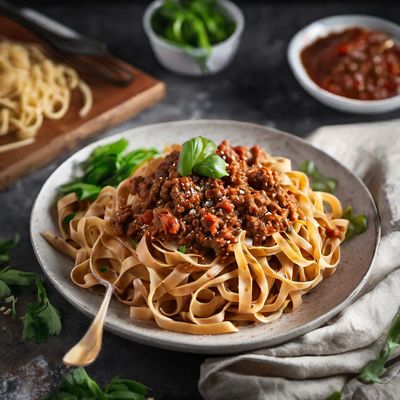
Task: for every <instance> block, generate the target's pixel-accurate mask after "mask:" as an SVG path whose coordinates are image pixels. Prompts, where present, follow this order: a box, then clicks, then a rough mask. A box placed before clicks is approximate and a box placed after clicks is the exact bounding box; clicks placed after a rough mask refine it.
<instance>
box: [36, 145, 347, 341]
mask: <svg viewBox="0 0 400 400" xmlns="http://www.w3.org/2000/svg"><path fill="white" fill-rule="evenodd" d="M188 147H190V146H186V149H185V146H184V150H185V151H186V150H187V149H188ZM196 148H198V147H196V146H192V149H194V150H193V151H197V150H196ZM204 149H206V150H207V151H210V148H207V146H204ZM204 149H203V150H202V152H201V151H200V152H199V153H198V154H199V156H198V157H197V156H196V157H197V158H196V157H195V156H193V158H192V160H195V159H196V160H197V161H196V162H197V163H198V164H197V167H196V165H194V164H195V161H193V162H191V161H190V162H189V164H190V165H191V166H192V167H193V168H192V169H193V171H198V172H197V173H196V172H193V171H192V172H190V171H189V172H188V173H187V174H186V175H187V176H181V175H180V174H179V172H178V170H182V168H181V167H178V165H179V164H180V163H181V162H182V159H185V157H181V156H182V152H183V150H181V148H180V147H172V150H169V152H168V153H167V154H165V155H164V156H163V157H161V158H157V159H153V160H151V161H146V162H145V163H144V164H143V165H142V166H141V167H140V168H139V169H138V170H136V171H135V173H134V174H133V176H132V177H129V178H128V179H126V180H124V181H123V182H122V183H121V184H120V185H119V186H118V187H117V188H114V187H110V186H107V187H104V188H103V189H102V191H101V192H100V194H99V196H98V197H97V199H96V200H94V201H86V200H85V201H81V200H80V199H79V198H78V196H77V194H76V193H69V194H67V195H66V196H64V197H62V198H61V199H60V200H59V201H58V203H57V211H58V225H59V230H60V233H61V237H60V236H55V235H54V234H53V233H50V232H43V233H42V234H43V236H44V237H45V238H46V239H47V240H48V241H49V242H50V243H51V244H52V245H53V246H54V247H55V248H56V249H58V250H59V251H61V252H63V253H65V254H66V255H68V256H69V257H71V258H72V259H73V260H74V266H73V268H72V270H71V279H72V281H73V282H74V283H75V284H76V285H78V286H80V287H82V288H85V289H88V288H91V287H94V286H96V285H98V284H99V282H98V281H97V279H96V277H95V275H94V274H93V271H95V273H96V274H97V275H99V276H101V277H103V278H105V279H107V280H109V281H111V282H112V283H113V285H114V287H115V290H116V297H117V299H118V300H119V301H120V302H121V303H123V304H126V305H127V306H129V307H130V315H131V317H132V318H133V319H142V320H154V321H155V322H156V323H157V325H158V326H159V327H161V328H163V329H167V330H171V331H175V332H182V333H187V334H220V333H230V332H236V331H237V330H238V329H239V327H240V326H242V325H244V324H249V323H255V322H259V323H269V322H271V321H274V320H276V319H278V318H280V317H281V315H282V313H283V312H290V311H295V310H296V309H298V308H299V307H300V305H301V302H302V297H303V295H305V294H306V293H307V292H309V291H310V290H311V289H313V288H314V287H315V286H317V285H318V284H319V283H320V282H321V281H322V280H323V279H325V278H327V277H329V276H330V275H331V274H332V273H333V272H334V271H335V269H336V267H337V265H338V263H339V260H340V244H341V242H342V241H343V240H344V236H345V233H346V229H347V224H348V221H347V220H344V219H342V218H341V215H342V207H341V204H340V201H339V200H338V199H337V198H336V197H335V196H333V195H332V194H329V193H325V192H316V191H313V190H312V189H311V187H310V183H309V180H308V177H307V176H306V175H305V174H304V173H302V172H300V171H295V170H292V168H291V161H290V160H289V159H286V158H282V157H273V156H271V155H269V154H267V153H266V152H265V151H264V150H262V149H260V148H259V147H258V146H254V147H252V148H247V147H244V146H237V147H235V148H233V147H231V145H230V144H229V143H228V142H226V141H225V142H222V143H221V144H220V145H219V146H218V148H216V147H214V148H212V146H211V151H213V150H214V151H215V153H214V154H212V158H213V159H214V160H215V157H217V156H218V157H219V158H222V159H223V160H224V161H225V163H226V172H221V174H220V175H219V176H221V178H211V177H210V176H211V175H212V173H211V172H201V171H205V169H204V165H207V163H208V162H209V161H207V157H206V158H205V160H206V161H199V157H201V156H204V152H205V151H206V150H204ZM209 160H211V159H209ZM183 161H185V160H183ZM186 161H187V157H186ZM211 161H212V160H211ZM211 161H210V162H211ZM193 165H194V166H193ZM199 165H200V166H199ZM210 168H211V169H212V167H210ZM210 168H209V169H210ZM205 175H206V176H205Z"/></svg>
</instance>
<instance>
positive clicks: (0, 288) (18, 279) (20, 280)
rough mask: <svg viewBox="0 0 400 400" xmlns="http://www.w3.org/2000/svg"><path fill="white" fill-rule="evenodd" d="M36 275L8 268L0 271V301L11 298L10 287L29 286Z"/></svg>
mask: <svg viewBox="0 0 400 400" xmlns="http://www.w3.org/2000/svg"><path fill="white" fill-rule="evenodd" d="M35 279H36V274H35V273H33V272H24V271H19V270H17V269H13V268H10V267H5V268H3V269H1V270H0V299H4V298H5V297H8V296H11V294H12V291H11V288H10V286H30V285H32V284H33V283H34V282H35Z"/></svg>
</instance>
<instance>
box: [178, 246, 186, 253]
mask: <svg viewBox="0 0 400 400" xmlns="http://www.w3.org/2000/svg"><path fill="white" fill-rule="evenodd" d="M177 250H178V251H179V253H182V254H186V246H178V249H177Z"/></svg>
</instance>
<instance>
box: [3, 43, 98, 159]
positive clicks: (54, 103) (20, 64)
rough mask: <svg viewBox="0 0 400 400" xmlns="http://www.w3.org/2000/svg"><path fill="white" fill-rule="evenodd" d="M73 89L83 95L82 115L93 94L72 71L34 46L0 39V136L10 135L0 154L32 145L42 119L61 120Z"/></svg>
mask: <svg viewBox="0 0 400 400" xmlns="http://www.w3.org/2000/svg"><path fill="white" fill-rule="evenodd" d="M75 89H79V90H80V91H81V93H82V97H83V106H82V108H81V110H80V115H81V116H84V115H86V114H87V113H88V112H89V111H90V109H91V106H92V92H91V89H90V87H89V86H88V85H87V84H86V83H85V82H83V81H82V80H81V79H80V78H79V76H78V73H77V72H76V71H75V70H74V69H73V68H71V67H69V66H67V65H64V64H58V63H55V62H54V61H52V60H51V59H50V58H48V57H47V55H46V54H45V53H44V51H43V50H42V49H41V48H40V47H39V46H38V45H36V44H30V43H18V42H14V41H10V40H7V39H4V38H1V37H0V136H4V135H13V141H12V142H10V143H7V144H5V145H3V146H0V152H4V151H7V150H11V149H14V148H18V147H21V146H24V145H26V144H30V143H32V142H33V141H34V139H35V136H36V134H37V132H38V130H39V128H40V127H41V126H42V124H43V121H44V119H45V118H49V119H60V118H62V117H63V116H64V115H65V114H66V112H67V111H68V109H69V107H70V102H71V92H72V91H73V90H75Z"/></svg>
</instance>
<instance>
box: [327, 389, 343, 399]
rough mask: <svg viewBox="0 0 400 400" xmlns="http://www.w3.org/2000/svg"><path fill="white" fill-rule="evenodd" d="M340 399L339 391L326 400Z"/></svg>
mask: <svg viewBox="0 0 400 400" xmlns="http://www.w3.org/2000/svg"><path fill="white" fill-rule="evenodd" d="M341 398H342V393H341V392H339V391H336V392H333V393H332V394H331V395H330V396H328V397H327V398H326V400H340V399H341Z"/></svg>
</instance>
